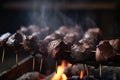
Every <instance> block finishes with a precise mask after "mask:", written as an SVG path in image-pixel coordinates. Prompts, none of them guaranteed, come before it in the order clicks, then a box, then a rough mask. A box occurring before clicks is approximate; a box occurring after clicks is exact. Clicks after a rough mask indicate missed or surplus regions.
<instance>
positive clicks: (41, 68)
mask: <svg viewBox="0 0 120 80" xmlns="http://www.w3.org/2000/svg"><path fill="white" fill-rule="evenodd" d="M42 63H43V58H41V61H40V72H41V70H42Z"/></svg>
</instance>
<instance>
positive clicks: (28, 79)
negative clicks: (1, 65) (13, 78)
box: [17, 72, 43, 80]
mask: <svg viewBox="0 0 120 80" xmlns="http://www.w3.org/2000/svg"><path fill="white" fill-rule="evenodd" d="M41 79H43V78H41V77H40V74H39V73H38V72H28V73H26V74H23V75H22V76H21V77H19V78H18V79H17V80H41Z"/></svg>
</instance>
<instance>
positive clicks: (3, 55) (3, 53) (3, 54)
mask: <svg viewBox="0 0 120 80" xmlns="http://www.w3.org/2000/svg"><path fill="white" fill-rule="evenodd" d="M4 58H5V48H4V47H3V52H2V63H3V62H4Z"/></svg>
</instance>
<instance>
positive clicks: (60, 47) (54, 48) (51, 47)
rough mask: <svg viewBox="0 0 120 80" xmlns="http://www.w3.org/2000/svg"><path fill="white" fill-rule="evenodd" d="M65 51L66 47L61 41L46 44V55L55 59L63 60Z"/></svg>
mask: <svg viewBox="0 0 120 80" xmlns="http://www.w3.org/2000/svg"><path fill="white" fill-rule="evenodd" d="M65 49H66V45H65V43H64V42H63V41H62V40H60V39H57V40H54V41H51V42H50V43H49V44H48V55H49V56H51V57H52V58H55V59H60V58H61V59H62V58H64V55H65V54H64V52H65Z"/></svg>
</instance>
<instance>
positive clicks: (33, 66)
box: [32, 56, 35, 71]
mask: <svg viewBox="0 0 120 80" xmlns="http://www.w3.org/2000/svg"><path fill="white" fill-rule="evenodd" d="M32 68H33V71H34V70H35V56H33V65H32Z"/></svg>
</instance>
